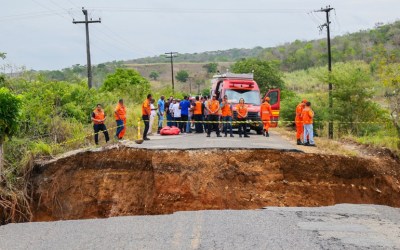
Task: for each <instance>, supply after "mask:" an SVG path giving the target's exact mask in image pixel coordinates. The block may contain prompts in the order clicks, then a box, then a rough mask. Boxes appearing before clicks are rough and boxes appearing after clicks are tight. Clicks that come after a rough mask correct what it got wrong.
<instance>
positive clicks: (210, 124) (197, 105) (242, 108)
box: [92, 94, 315, 146]
mask: <svg viewBox="0 0 400 250" xmlns="http://www.w3.org/2000/svg"><path fill="white" fill-rule="evenodd" d="M269 101H270V99H269V97H265V98H264V100H263V103H262V104H261V107H260V118H261V121H262V123H263V135H264V136H266V137H269V127H270V124H271V117H272V109H271V105H270V104H269ZM154 103H155V100H154V99H153V98H152V95H151V94H148V95H147V98H146V99H145V100H144V102H143V103H142V120H143V122H144V125H145V126H144V130H143V140H150V139H149V138H148V134H149V133H151V131H152V125H153V123H154V120H155V117H156V116H158V130H157V133H160V131H161V129H162V127H163V124H164V117H166V118H167V125H168V126H176V127H178V128H179V129H180V130H181V132H182V133H192V131H191V126H190V125H191V121H194V122H195V133H204V132H206V133H207V137H210V136H211V133H212V132H213V131H215V132H216V135H217V137H222V136H221V134H220V128H219V125H220V123H222V124H223V127H222V132H223V133H224V134H225V137H227V136H228V133H229V135H230V137H234V135H233V133H232V123H233V118H234V117H233V104H232V103H230V102H229V100H228V97H227V96H226V95H225V96H223V98H222V99H221V100H220V101H219V100H217V96H216V95H215V94H214V95H213V96H212V98H211V99H209V98H207V97H199V96H196V97H195V99H194V100H190V99H189V97H187V96H185V97H184V99H183V100H182V101H181V100H179V99H174V98H173V97H170V98H169V99H168V100H167V101H165V97H164V96H161V97H160V99H159V100H158V102H157V107H155V105H154ZM235 109H236V112H237V117H236V121H235V122H237V123H238V128H239V137H247V138H248V137H250V136H249V135H248V134H247V117H248V109H247V105H246V104H245V100H244V99H243V98H241V99H240V100H239V103H238V104H236V106H235ZM313 117H314V112H313V111H312V110H311V103H309V102H307V101H306V100H303V102H302V103H300V104H299V105H298V106H297V107H296V128H297V143H298V144H303V145H310V146H314V145H315V144H314V140H313V126H312V122H313ZM114 118H115V121H116V124H117V130H116V134H115V138H116V139H117V140H122V139H123V137H124V135H125V131H126V107H125V105H124V101H123V99H120V100H119V102H118V104H117V106H116V108H115V110H114ZM105 120H106V115H105V113H104V110H103V109H102V107H101V105H100V104H98V105H97V107H96V109H95V110H94V111H93V113H92V121H93V124H94V125H93V127H94V132H95V143H96V144H98V134H99V132H100V131H102V132H103V133H104V136H105V139H106V142H108V141H109V140H110V138H109V134H108V132H107V128H106V126H105V124H104V122H105ZM302 134H303V138H307V141H305V140H304V139H303V141H304V143H303V142H302V141H301V136H302Z"/></svg>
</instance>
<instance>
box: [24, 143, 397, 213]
mask: <svg viewBox="0 0 400 250" xmlns="http://www.w3.org/2000/svg"><path fill="white" fill-rule="evenodd" d="M399 166H400V163H399V161H398V160H396V159H384V160H378V159H376V160H374V159H366V158H359V157H346V156H335V155H320V154H305V153H301V152H289V151H279V150H263V149H258V150H257V149H251V150H250V149H249V150H242V149H241V150H229V149H199V150H148V149H137V148H129V147H120V148H110V149H103V150H100V151H85V152H78V153H76V154H72V155H69V156H67V157H64V158H60V159H57V160H52V161H48V162H44V163H43V162H42V163H37V164H36V166H35V167H34V172H33V174H32V179H31V181H32V190H31V191H32V194H33V204H32V210H33V213H34V221H51V220H60V219H63V220H64V219H83V218H104V217H110V216H121V215H153V214H167V213H173V212H175V211H184V210H202V209H256V208H262V207H265V206H327V205H334V204H337V203H355V204H361V203H362V204H382V205H389V206H393V207H400V183H399V172H400V167H399Z"/></svg>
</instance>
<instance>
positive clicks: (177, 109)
mask: <svg viewBox="0 0 400 250" xmlns="http://www.w3.org/2000/svg"><path fill="white" fill-rule="evenodd" d="M179 102H180V100H176V102H175V103H174V105H172V110H173V113H174V121H175V126H176V127H178V128H179V129H180V130H182V122H180V121H181V109H180V107H179Z"/></svg>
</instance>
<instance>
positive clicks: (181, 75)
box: [175, 69, 189, 82]
mask: <svg viewBox="0 0 400 250" xmlns="http://www.w3.org/2000/svg"><path fill="white" fill-rule="evenodd" d="M188 78H189V73H188V72H187V71H186V70H183V69H182V70H179V71H178V72H177V73H176V76H175V79H176V80H178V81H180V82H186V81H187V80H188Z"/></svg>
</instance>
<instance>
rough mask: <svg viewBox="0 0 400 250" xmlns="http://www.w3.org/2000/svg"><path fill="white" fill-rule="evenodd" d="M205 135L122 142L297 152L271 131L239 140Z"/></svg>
mask: <svg viewBox="0 0 400 250" xmlns="http://www.w3.org/2000/svg"><path fill="white" fill-rule="evenodd" d="M206 135H207V134H205V133H203V134H194V133H192V134H181V135H170V136H161V135H154V136H149V138H150V141H144V142H143V144H135V143H134V142H129V141H126V142H123V143H124V144H127V145H129V146H132V147H138V148H150V149H194V148H236V149H246V148H266V149H279V150H297V148H296V146H295V145H294V144H292V143H290V142H289V141H287V140H286V139H284V138H283V137H281V136H280V135H279V133H277V132H274V131H271V132H270V137H264V136H262V135H257V134H255V133H254V132H253V133H250V134H249V135H250V138H244V137H242V138H240V137H239V135H238V134H237V133H236V134H234V137H233V138H232V137H229V135H228V137H217V136H216V134H215V132H214V133H212V134H211V137H206ZM222 136H223V135H222Z"/></svg>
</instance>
